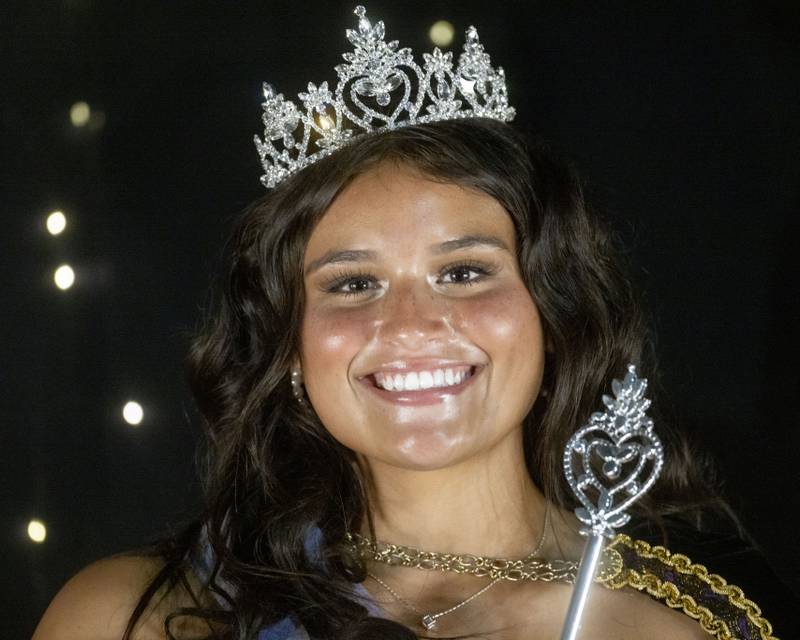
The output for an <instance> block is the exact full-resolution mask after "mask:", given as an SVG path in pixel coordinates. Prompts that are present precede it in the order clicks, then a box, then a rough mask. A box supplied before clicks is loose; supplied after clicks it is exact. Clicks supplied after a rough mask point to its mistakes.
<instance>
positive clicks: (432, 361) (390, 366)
mask: <svg viewBox="0 0 800 640" xmlns="http://www.w3.org/2000/svg"><path fill="white" fill-rule="evenodd" d="M480 366H481V364H480V363H478V362H468V361H467V360H448V359H442V358H402V359H397V360H392V361H391V362H386V363H383V364H380V365H378V366H376V367H375V368H374V369H370V370H369V371H368V372H367V373H364V374H363V375H360V376H358V379H359V380H360V379H362V378H366V377H367V376H371V375H374V374H376V373H378V372H382V373H389V372H391V373H411V372H412V371H416V372H419V371H431V370H433V369H448V368H452V367H480Z"/></svg>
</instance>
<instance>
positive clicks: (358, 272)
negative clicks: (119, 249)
mask: <svg viewBox="0 0 800 640" xmlns="http://www.w3.org/2000/svg"><path fill="white" fill-rule="evenodd" d="M651 344H652V342H651V341H650V339H649V336H648V323H647V321H646V319H645V316H644V312H643V310H642V306H641V304H640V302H639V299H638V297H637V295H636V293H635V292H634V291H633V289H632V287H631V284H630V281H629V280H628V278H627V276H626V271H625V266H624V264H623V262H622V260H621V258H620V255H619V254H618V253H617V252H616V250H615V248H614V242H613V239H612V235H611V234H610V232H609V231H608V230H607V229H606V226H605V225H604V223H603V222H602V220H601V219H600V218H599V216H598V215H597V214H596V213H595V212H593V211H592V210H591V209H590V208H589V207H588V206H587V205H586V203H585V202H584V198H583V193H582V188H581V184H580V181H579V180H578V178H577V177H576V176H575V174H574V173H573V172H572V171H571V170H570V169H569V168H568V167H566V166H565V165H564V164H562V163H560V162H559V161H558V160H556V159H555V158H554V157H553V155H552V154H551V153H550V152H549V151H548V150H547V149H546V148H545V147H543V146H540V145H533V146H529V145H528V144H527V143H526V141H525V140H524V138H523V137H522V136H521V135H520V134H519V133H517V132H516V131H515V130H514V129H512V128H511V127H510V126H509V125H507V124H505V123H504V122H499V121H497V120H495V119H490V118H481V117H472V118H465V119H459V120H442V121H438V122H432V123H423V124H417V125H413V126H406V127H402V128H397V129H394V130H389V131H383V132H380V133H376V134H372V135H362V136H360V137H358V138H357V139H354V140H353V141H351V142H349V144H346V145H342V146H341V148H339V149H338V150H337V151H336V152H335V153H331V154H330V155H328V156H327V157H324V158H322V159H319V160H318V161H316V162H315V163H314V164H312V165H310V166H307V167H304V168H302V170H300V171H297V172H296V173H294V174H293V175H289V176H284V177H283V178H281V180H280V184H277V186H276V187H275V189H274V190H273V191H271V192H270V193H269V194H268V195H266V196H265V197H264V198H262V199H260V200H259V201H257V202H256V203H254V204H253V205H252V206H251V207H250V208H249V209H248V210H247V211H246V212H245V214H244V215H243V217H242V218H241V220H240V221H239V223H238V225H237V228H236V230H235V233H234V235H233V238H232V241H231V243H230V245H229V257H228V270H227V274H226V278H225V280H224V282H223V283H222V288H221V296H220V297H219V301H218V305H217V308H216V309H215V310H214V311H213V312H212V313H211V314H210V315H209V317H208V319H207V322H206V324H205V326H204V327H203V328H202V329H201V330H200V331H199V332H198V334H197V336H196V338H195V340H194V343H193V346H192V349H191V352H190V354H189V378H190V383H191V386H192V389H193V392H194V395H195V397H196V399H197V403H198V406H199V408H200V410H201V412H202V414H203V417H204V420H205V426H206V432H207V455H206V465H205V469H204V472H203V479H204V494H205V504H206V509H205V512H204V513H203V514H201V516H199V517H198V518H197V520H196V521H194V522H191V523H189V524H188V525H187V526H186V527H185V528H184V529H183V531H181V532H180V533H179V534H178V535H176V536H175V537H174V538H172V539H169V540H165V541H162V542H161V543H159V544H157V545H154V547H153V548H151V549H149V550H147V551H146V552H145V551H139V552H132V553H130V554H127V555H123V556H117V557H114V558H109V559H106V560H102V561H100V562H98V563H95V564H94V565H91V566H90V567H88V568H87V569H85V570H84V571H83V572H81V573H79V574H78V575H77V576H76V577H75V578H73V579H72V580H71V581H70V582H69V583H67V585H66V586H65V587H64V588H63V589H62V591H61V592H60V593H59V594H58V595H57V597H56V598H55V599H54V601H53V603H52V604H51V606H50V608H49V609H48V611H47V612H46V614H45V616H44V618H43V620H42V622H41V623H40V626H39V628H38V630H37V632H36V635H35V636H34V639H35V640H48V639H49V638H72V637H75V638H78V637H80V638H87V637H92V638H108V639H109V640H110V639H111V638H114V639H117V638H124V640H140V639H149V638H163V637H170V638H172V637H175V638H190V637H191V638H197V637H209V638H211V637H219V638H242V639H243V638H259V639H260V640H267V639H272V638H305V637H309V638H325V639H332V638H343V639H344V638H347V639H355V638H387V639H388V638H396V639H400V638H403V639H405V638H415V637H435V638H443V637H465V638H466V637H469V638H479V637H480V638H503V639H517V638H556V637H558V634H559V630H560V628H561V624H562V623H563V619H564V613H565V611H566V608H567V603H568V601H569V596H570V592H571V587H570V584H569V581H568V579H569V577H570V575H574V563H575V561H576V560H577V559H578V558H579V557H580V553H581V549H582V544H583V540H582V538H581V536H580V535H579V534H578V533H577V531H578V528H579V527H578V523H577V521H576V519H575V517H574V516H573V515H572V510H573V509H574V508H575V506H576V505H575V503H574V499H573V498H572V497H571V495H570V493H569V490H568V487H567V486H566V483H565V481H564V478H563V472H562V471H561V456H562V452H563V447H564V444H565V442H566V441H567V439H568V438H569V436H570V435H571V433H572V432H573V431H574V430H575V429H576V428H577V427H578V426H580V425H581V424H583V423H585V421H586V420H587V418H588V416H589V415H590V414H591V413H592V412H593V411H596V410H597V409H598V404H599V398H600V397H601V395H602V394H603V393H604V392H608V389H609V388H610V382H611V379H612V378H613V377H615V376H616V377H620V373H621V372H624V368H625V365H626V364H627V363H629V362H633V363H636V364H637V365H639V367H640V371H641V372H642V375H644V376H645V377H647V378H648V379H649V380H650V389H651V390H652V389H653V388H654V387H655V388H657V385H655V384H654V381H655V377H656V374H657V368H656V366H655V362H654V354H653V353H651V351H650V350H649V347H650V345H651ZM648 395H649V397H654V398H655V402H654V408H656V409H657V407H658V399H657V394H655V396H654V394H653V393H652V392H651V393H649V394H648ZM650 413H651V415H652V416H653V417H654V420H655V423H656V425H657V430H658V432H659V435H660V437H661V438H662V440H664V442H665V445H666V460H667V466H666V468H665V470H664V472H663V473H662V475H661V478H660V480H659V482H658V483H657V485H656V486H655V487H654V488H653V489H652V490H651V492H650V493H649V494H648V495H647V496H646V499H644V500H642V502H641V503H640V504H639V505H638V506H637V507H636V508H635V510H634V515H635V516H636V517H635V519H634V521H633V524H632V525H630V526H629V527H628V529H627V530H626V531H627V532H628V533H630V534H631V536H633V537H636V538H640V539H643V540H649V541H650V542H652V543H661V542H663V543H666V544H669V545H670V548H671V549H672V550H673V551H675V552H689V551H691V549H695V550H697V549H700V550H702V549H703V546H702V544H700V543H706V542H709V543H712V544H713V546H714V549H715V550H718V551H720V556H721V557H720V559H719V560H720V563H722V557H725V556H727V557H730V554H729V553H727V552H723V550H722V548H721V547H720V545H721V544H723V543H724V544H726V545H727V547H726V549H728V550H730V549H734V550H735V552H736V553H738V554H739V555H738V556H736V558H737V559H743V558H746V559H748V561H752V558H757V556H754V555H752V554H749V555H748V552H747V546H746V545H745V544H744V543H739V542H737V541H738V538H737V537H736V536H731V535H728V536H727V537H723V538H720V537H718V536H717V537H715V534H713V533H712V531H713V530H714V529H715V528H717V529H720V528H721V530H723V531H726V530H727V531H731V530H735V526H734V522H733V520H731V519H730V518H729V516H728V515H727V509H726V507H725V505H724V503H723V502H722V501H721V500H720V499H719V498H717V497H716V496H715V495H714V493H713V491H712V490H711V489H710V488H709V487H708V486H707V484H706V482H705V481H704V479H703V473H702V471H703V470H702V465H700V464H698V462H697V460H696V458H693V457H692V456H690V455H689V448H688V446H687V444H686V443H685V441H684V440H683V438H682V437H680V436H679V435H678V434H676V433H674V432H673V431H672V430H671V429H670V425H669V424H668V423H667V422H666V421H663V420H661V419H659V417H658V412H657V411H655V412H653V411H651V412H650ZM701 532H702V533H701ZM365 541H366V542H365ZM376 541H380V543H381V545H383V543H387V544H394V545H401V546H402V547H407V548H408V549H407V550H406V551H407V552H408V553H410V554H412V555H413V554H414V553H416V552H417V551H419V550H422V551H425V552H435V553H434V556H433V557H435V558H441V556H440V555H439V554H443V553H446V554H454V555H459V554H474V555H478V556H481V557H488V558H513V559H517V558H520V559H526V560H530V559H531V558H536V559H543V563H540V565H538V566H540V569H541V566H545V569H542V570H540V571H539V573H538V574H537V575H535V576H534V577H536V578H538V579H530V580H517V581H512V580H503V579H499V580H490V579H489V578H486V577H476V576H475V575H472V574H469V573H459V572H455V571H452V570H451V571H447V570H445V571H435V572H434V571H426V570H421V569H420V568H418V567H413V566H397V565H396V564H388V563H385V562H380V561H376V560H374V559H372V556H370V555H369V554H368V553H364V551H363V550H364V549H369V548H370V544H371V543H372V544H375V545H377V544H378V543H377V542H376ZM614 544H615V545H616V548H617V550H618V551H619V553H620V554H621V556H622V557H623V558H624V561H625V565H624V571H623V572H622V573H621V572H620V571H617V573H616V578H615V579H616V580H617V582H616V583H615V584H610V583H609V584H606V585H599V584H598V585H596V586H595V587H594V589H593V591H592V594H591V598H590V600H589V606H588V609H587V611H586V613H585V616H584V623H583V629H582V637H586V638H651V639H652V638H687V639H688V638H703V637H709V635H712V636H715V637H718V638H734V637H741V638H756V637H759V638H771V637H778V635H779V634H780V633H782V630H781V629H780V628H776V630H775V633H776V634H778V635H776V636H773V635H772V627H771V625H770V622H769V621H768V619H767V617H768V616H769V615H772V614H771V613H770V611H771V609H770V607H772V611H774V612H775V615H778V612H779V610H780V607H781V606H782V605H781V603H782V602H786V603H788V602H789V597H788V596H787V595H786V594H785V593H782V592H781V591H780V589H779V587H777V586H776V587H775V591H774V592H773V594H772V595H769V598H770V599H771V601H770V602H758V605H761V606H763V607H765V609H764V612H763V615H762V611H761V610H760V609H759V608H758V606H756V605H755V604H754V603H753V602H752V601H751V600H750V599H749V598H750V592H749V591H748V585H747V584H743V585H741V586H742V587H744V589H745V593H744V594H740V593H737V592H735V590H734V591H732V590H731V589H730V588H727V587H725V582H724V581H721V582H720V581H716V582H715V584H716V586H717V587H718V588H717V589H711V587H710V586H709V585H710V584H711V582H709V581H706V582H703V580H702V575H701V574H702V572H700V571H694V573H691V575H690V574H687V573H681V571H680V569H679V568H678V567H677V565H676V566H673V565H670V564H669V562H670V558H671V556H669V554H667V555H666V556H665V555H663V554H662V555H661V556H658V554H657V553H655V554H653V553H650V552H652V551H653V550H652V549H650V547H649V546H647V545H646V544H644V545H642V544H640V545H639V546H635V545H633V543H631V544H629V545H627V546H626V543H625V540H624V539H622V538H619V539H617V540H615V543H614ZM381 548H385V547H384V546H381ZM415 550H416V551H415ZM704 553H705V556H706V557H708V558H711V557H712V554H709V553H708V548H706V549H705V552H704ZM648 554H649V555H648ZM659 558H660V559H659ZM693 559H695V558H693ZM698 559H701V560H705V559H706V558H705V557H703V558H698ZM448 562H449V561H448ZM547 563H549V568H548V565H547ZM737 564H739V563H737ZM451 568H452V567H451ZM709 569H710V570H711V571H712V572H717V571H718V569H717V568H716V567H715V566H711V567H709ZM634 570H635V571H634ZM548 571H549V572H550V573H549V574H548ZM637 571H638V573H637ZM670 571H671V572H672V577H670V575H668V574H669V573H670ZM766 571H768V570H767V569H766V568H763V567H761V566H759V567H758V568H757V572H760V573H763V572H766ZM570 572H572V574H570ZM636 576H638V577H639V578H642V576H644V577H645V578H646V577H647V576H650V578H651V580H650V582H649V583H648V584H649V586H650V587H651V588H652V591H651V594H650V595H648V591H647V584H645V582H646V580H644V579H643V578H642V579H640V580H639V581H638V582H637V581H636V580H635V579H634V578H635V577H636ZM698 576H700V577H698ZM723 576H724V577H726V578H727V577H728V576H727V575H726V574H724V573H723ZM553 578H555V579H553ZM693 580H694V581H695V582H692V581H693ZM667 583H669V584H670V585H672V591H670V590H669V588H667V587H668V586H669V585H668V584H667ZM771 584H774V585H777V581H776V582H774V583H771ZM665 585H666V586H665ZM608 587H614V588H608ZM723 587H724V588H723ZM665 589H666V591H665ZM680 589H684V590H688V591H684V592H680ZM704 589H705V591H704ZM675 591H678V594H677V596H676V594H675ZM706 591H707V593H706ZM775 594H777V595H775ZM686 596H692V597H691V598H688V599H687V597H686ZM773 596H774V598H773ZM703 598H705V600H703ZM665 605H670V606H665ZM674 607H677V609H675V608H674ZM698 619H699V622H698ZM165 628H166V629H167V631H166V632H165ZM786 633H789V631H786ZM726 634H727V635H726Z"/></svg>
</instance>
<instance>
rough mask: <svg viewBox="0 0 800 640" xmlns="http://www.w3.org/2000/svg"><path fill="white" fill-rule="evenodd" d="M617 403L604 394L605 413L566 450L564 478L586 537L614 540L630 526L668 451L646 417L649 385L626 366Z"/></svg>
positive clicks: (591, 419) (594, 418)
mask: <svg viewBox="0 0 800 640" xmlns="http://www.w3.org/2000/svg"><path fill="white" fill-rule="evenodd" d="M611 388H612V390H613V392H614V396H615V397H613V398H612V397H610V396H608V395H605V394H603V404H605V406H606V410H605V411H604V412H603V413H600V412H597V413H593V414H592V415H591V416H590V417H589V423H588V424H586V425H584V426H583V427H581V428H580V429H578V431H577V432H576V433H575V434H574V435H573V436H572V437H571V438H570V439H569V442H567V446H566V448H565V450H564V474H565V475H566V478H567V482H568V483H569V485H570V487H571V488H572V490H573V492H574V493H575V496H576V497H577V498H578V500H579V501H580V502H581V504H582V505H583V506H581V507H578V508H577V509H576V510H575V515H576V516H577V518H578V520H580V521H581V522H582V523H583V524H584V525H585V527H584V529H583V530H582V531H581V533H583V534H585V535H591V534H600V535H603V536H606V537H611V536H612V535H613V530H614V529H616V528H618V527H621V526H623V525H624V524H625V523H627V522H628V520H629V519H630V516H629V515H628V514H627V513H625V510H626V509H627V508H628V507H629V506H630V505H631V504H632V503H633V502H634V501H635V500H637V499H638V498H639V497H640V496H641V495H642V494H644V493H645V492H646V491H647V490H648V489H649V488H650V487H651V486H652V485H653V483H654V482H655V481H656V478H658V475H659V473H660V472H661V468H662V467H663V465H664V449H663V446H662V445H661V441H660V440H659V439H658V436H656V434H655V432H654V430H653V421H652V420H651V419H650V418H649V417H648V416H647V415H646V414H645V411H646V410H647V408H648V407H649V406H650V400H648V399H647V398H645V397H644V392H645V389H647V379H646V378H638V377H637V376H636V367H635V366H634V365H633V364H629V365H628V372H627V373H626V374H625V378H624V380H623V381H622V382H620V381H619V380H617V379H614V380H613V381H612V383H611Z"/></svg>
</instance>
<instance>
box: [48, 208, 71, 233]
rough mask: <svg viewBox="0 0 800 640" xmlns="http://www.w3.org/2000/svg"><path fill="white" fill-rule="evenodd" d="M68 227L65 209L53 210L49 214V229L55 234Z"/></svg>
mask: <svg viewBox="0 0 800 640" xmlns="http://www.w3.org/2000/svg"><path fill="white" fill-rule="evenodd" d="M66 227H67V217H66V216H65V215H64V212H63V211H53V213H51V214H50V215H49V216H47V230H48V231H49V232H50V233H51V234H52V235H54V236H57V235H58V234H59V233H61V232H62V231H64V229H66Z"/></svg>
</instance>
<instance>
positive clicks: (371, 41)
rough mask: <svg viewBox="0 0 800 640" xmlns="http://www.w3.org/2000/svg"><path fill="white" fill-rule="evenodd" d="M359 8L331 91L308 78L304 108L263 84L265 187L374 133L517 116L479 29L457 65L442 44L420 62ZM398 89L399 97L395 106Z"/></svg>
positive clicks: (302, 95) (261, 147)
mask: <svg viewBox="0 0 800 640" xmlns="http://www.w3.org/2000/svg"><path fill="white" fill-rule="evenodd" d="M354 13H355V14H356V15H357V16H358V31H354V30H353V29H347V31H346V35H347V39H348V40H349V41H350V42H351V44H352V45H353V46H354V51H352V52H348V53H344V54H343V57H344V59H345V61H346V62H347V64H340V65H338V66H336V68H335V69H336V73H337V75H338V76H339V82H338V83H337V85H336V89H335V90H334V91H333V92H331V91H330V90H329V89H328V83H327V81H326V82H323V83H322V84H320V85H319V86H318V87H317V86H316V85H315V84H314V83H311V82H310V83H309V84H308V91H307V92H304V93H300V94H298V96H297V97H298V98H300V100H301V101H302V103H303V106H304V107H305V112H303V111H301V110H300V109H299V108H298V107H297V105H295V103H294V102H292V101H291V100H285V99H284V97H283V94H280V93H276V92H275V90H274V89H273V88H272V86H271V85H269V84H267V83H264V99H265V102H263V103H262V106H263V107H264V115H263V117H262V120H263V122H264V139H263V140H261V139H260V138H259V137H258V136H255V144H256V149H257V150H258V155H259V158H260V159H261V164H262V166H263V168H264V172H265V173H264V175H263V176H262V177H261V183H262V184H263V185H264V186H265V187H267V188H268V189H269V188H272V187H274V186H276V185H277V184H278V183H279V182H281V181H282V180H284V179H286V178H287V177H288V176H290V175H291V174H293V173H294V172H296V171H299V170H300V169H302V168H303V167H307V166H308V165H310V164H313V163H314V162H316V161H317V160H320V159H321V158H324V157H325V156H328V155H330V154H331V153H333V152H334V151H336V150H337V149H339V148H340V147H342V146H343V145H345V144H347V143H348V142H350V141H351V140H352V139H353V138H355V137H358V136H360V135H363V134H365V133H369V132H371V131H383V130H387V129H397V128H400V127H404V126H408V125H411V124H420V123H426V122H436V121H438V120H453V119H457V118H470V117H472V118H476V117H483V118H492V119H495V120H501V121H505V122H507V121H510V120H513V119H514V115H515V110H514V108H513V107H510V106H508V98H507V95H506V80H505V73H504V72H503V68H502V67H497V69H494V68H493V67H492V66H491V62H490V59H489V54H487V53H486V52H485V51H484V49H483V45H482V44H481V43H480V41H479V39H478V31H477V30H476V29H475V27H469V28H468V29H467V31H466V42H465V43H464V50H463V52H462V53H461V56H460V57H459V59H458V66H457V67H456V68H455V69H453V53H452V52H450V51H448V52H447V53H442V51H440V50H439V48H438V47H436V48H434V50H433V53H432V54H429V53H425V54H423V59H424V64H423V66H422V67H420V66H419V65H418V64H417V63H415V62H414V59H413V56H412V53H411V49H408V48H404V49H398V48H397V40H392V41H391V42H385V41H384V32H385V30H384V25H383V21H379V22H377V23H376V24H374V25H373V24H372V23H371V22H370V21H369V20H368V19H367V15H366V9H364V7H362V6H360V5H359V6H358V7H356V9H355V12H354ZM409 72H410V73H409ZM414 78H415V79H416V83H413V82H412V79H414ZM414 84H416V86H414ZM412 92H413V95H412ZM393 94H394V95H395V97H399V100H395V101H396V103H397V104H396V105H395V106H391V103H392V98H393ZM400 94H402V95H400ZM346 96H347V97H349V103H348V102H346V101H345V97H346ZM426 98H427V102H428V104H427V106H426V108H425V111H423V112H422V113H420V111H421V109H422V107H423V103H424V102H426ZM312 137H314V138H315V139H314V140H313V141H312V139H311V138H312ZM275 141H278V143H279V145H280V146H281V147H282V149H279V148H278V146H276V144H275Z"/></svg>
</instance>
